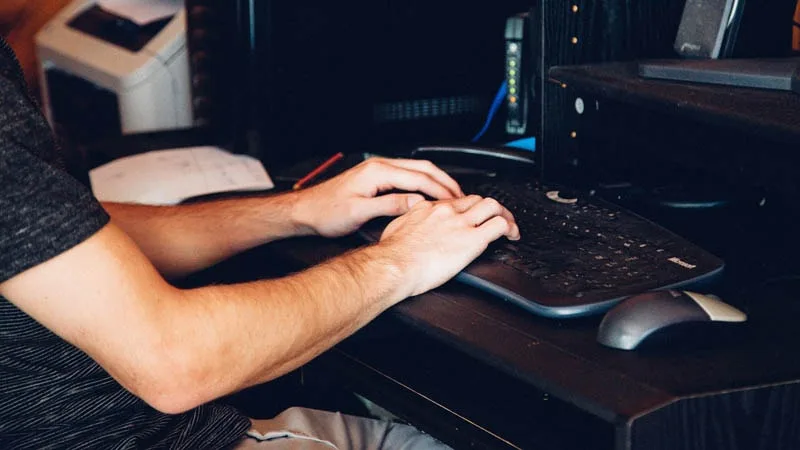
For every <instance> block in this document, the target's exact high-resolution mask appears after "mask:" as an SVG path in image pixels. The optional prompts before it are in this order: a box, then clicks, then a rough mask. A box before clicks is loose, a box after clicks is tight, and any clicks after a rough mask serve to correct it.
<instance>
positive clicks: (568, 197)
mask: <svg viewBox="0 0 800 450" xmlns="http://www.w3.org/2000/svg"><path fill="white" fill-rule="evenodd" d="M546 195H547V198H549V199H550V200H552V201H554V202H558V203H564V204H567V205H574V204H575V203H578V196H577V195H575V193H574V192H571V191H547V194H546Z"/></svg>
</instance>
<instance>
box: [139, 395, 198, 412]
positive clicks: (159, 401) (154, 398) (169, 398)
mask: <svg viewBox="0 0 800 450" xmlns="http://www.w3.org/2000/svg"><path fill="white" fill-rule="evenodd" d="M137 396H138V397H139V398H140V399H142V400H143V401H144V402H145V403H147V404H148V405H150V407H152V408H153V409H155V410H157V411H159V412H161V413H164V414H169V415H175V414H182V413H185V412H188V411H191V410H192V409H194V408H197V407H198V406H200V405H202V404H203V402H196V401H193V400H192V399H193V396H191V395H186V394H184V393H181V392H156V393H150V392H143V393H142V394H137Z"/></svg>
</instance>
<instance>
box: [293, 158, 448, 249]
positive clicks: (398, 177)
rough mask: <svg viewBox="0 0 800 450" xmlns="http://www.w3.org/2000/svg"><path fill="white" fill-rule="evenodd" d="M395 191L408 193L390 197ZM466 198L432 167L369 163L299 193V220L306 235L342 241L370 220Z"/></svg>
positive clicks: (411, 163) (407, 162) (406, 161)
mask: <svg viewBox="0 0 800 450" xmlns="http://www.w3.org/2000/svg"><path fill="white" fill-rule="evenodd" d="M391 190H402V191H408V193H389V194H385V195H380V194H384V193H386V192H387V191H391ZM421 194H426V195H428V196H430V197H433V198H436V199H442V200H444V199H455V198H459V197H463V196H464V193H463V192H462V191H461V188H460V187H459V185H458V183H457V182H456V181H455V180H453V179H452V178H451V177H450V176H449V175H447V174H446V173H444V171H442V170H441V169H439V168H437V167H436V166H435V165H433V164H432V163H431V162H429V161H421V160H410V159H386V158H370V159H369V160H367V161H364V162H363V163H361V164H359V165H357V166H355V167H353V168H352V169H350V170H348V171H346V172H344V173H343V174H341V175H339V176H337V177H335V178H332V179H330V180H328V181H325V182H324V183H320V184H318V185H316V186H313V187H310V188H308V189H304V190H302V191H300V192H298V193H297V201H296V206H295V219H296V220H297V222H298V224H300V226H301V227H303V228H304V231H305V232H306V233H308V234H319V235H321V236H325V237H338V236H344V235H346V234H349V233H352V232H354V231H355V230H357V229H358V228H359V227H360V226H361V225H363V224H364V223H365V222H367V221H368V220H370V219H374V218H376V217H380V216H398V215H401V214H405V213H406V212H408V210H409V209H411V207H412V206H414V205H415V204H416V203H418V202H420V201H422V200H424V197H423V196H422V195H421Z"/></svg>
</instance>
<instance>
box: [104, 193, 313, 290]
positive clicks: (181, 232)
mask: <svg viewBox="0 0 800 450" xmlns="http://www.w3.org/2000/svg"><path fill="white" fill-rule="evenodd" d="M295 197H296V196H295V195H293V194H291V193H289V194H282V195H275V196H269V197H254V198H239V199H230V200H219V201H212V202H206V203H197V204H188V205H179V206H146V205H132V204H122V203H104V204H103V207H104V208H105V209H106V211H108V213H109V214H110V215H111V219H112V221H113V222H114V223H115V224H116V225H117V226H118V227H120V228H122V229H123V230H124V231H125V232H126V233H127V234H128V235H129V236H131V237H132V238H133V240H134V241H135V242H136V244H137V245H138V246H139V248H141V250H142V251H143V252H144V254H145V255H146V256H147V257H148V258H149V259H150V260H151V261H152V262H153V264H154V265H155V266H156V268H157V269H158V270H159V271H160V272H161V273H162V274H164V275H165V276H168V277H177V276H181V275H186V274H188V273H192V272H195V271H198V270H201V269H204V268H206V267H209V266H212V265H214V264H216V263H218V262H219V261H222V260H224V259H226V258H229V257H231V256H233V255H235V254H237V253H239V252H242V251H244V250H247V249H250V248H252V247H255V246H258V245H261V244H265V243H267V242H270V241H273V240H276V239H282V238H286V237H291V236H296V235H299V234H307V233H308V232H309V230H308V229H307V228H304V227H303V226H301V225H299V224H298V223H296V222H295V221H294V219H293V218H294V215H293V208H294V206H295Z"/></svg>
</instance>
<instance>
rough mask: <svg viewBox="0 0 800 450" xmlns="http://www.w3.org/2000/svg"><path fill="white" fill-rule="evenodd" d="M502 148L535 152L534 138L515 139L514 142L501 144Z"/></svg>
mask: <svg viewBox="0 0 800 450" xmlns="http://www.w3.org/2000/svg"><path fill="white" fill-rule="evenodd" d="M503 146H504V147H513V148H518V149H520V150H527V151H529V152H535V151H536V138H535V137H526V138H522V139H517V140H515V141H511V142H506V143H505V144H503Z"/></svg>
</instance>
